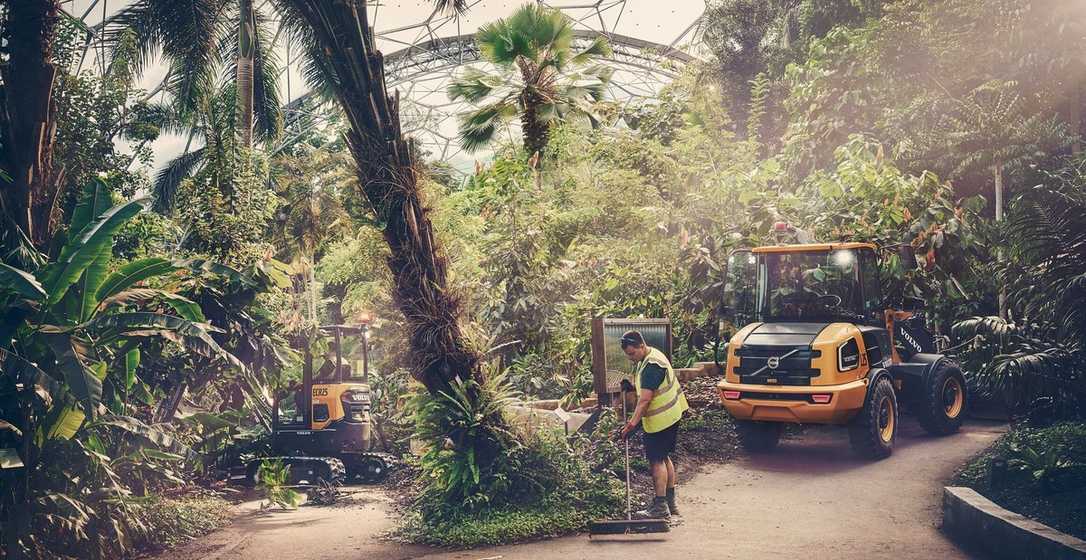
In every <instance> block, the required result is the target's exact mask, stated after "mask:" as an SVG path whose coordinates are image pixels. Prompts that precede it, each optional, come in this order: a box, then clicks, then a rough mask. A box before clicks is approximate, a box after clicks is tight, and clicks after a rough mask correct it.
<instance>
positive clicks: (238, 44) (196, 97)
mask: <svg viewBox="0 0 1086 560" xmlns="http://www.w3.org/2000/svg"><path fill="white" fill-rule="evenodd" d="M268 20H269V17H268V14H266V13H264V11H262V10H260V9H259V8H257V7H256V6H254V5H253V2H252V0H194V1H193V2H185V3H179V2H175V1H172V0H138V1H136V2H133V3H132V4H130V5H128V6H126V7H125V8H124V9H122V10H121V11H119V12H118V13H117V14H115V15H114V16H112V17H111V18H109V19H108V20H107V21H105V22H104V23H103V24H102V27H103V36H104V38H105V41H106V43H107V44H108V45H111V46H114V47H116V46H118V45H121V44H122V43H123V41H122V39H124V38H130V39H131V42H132V43H134V45H135V48H136V51H137V53H138V54H137V55H136V56H135V57H133V58H134V60H132V61H131V63H132V65H133V70H134V71H135V72H137V73H138V72H140V71H141V70H142V69H143V68H144V67H145V66H146V64H148V63H149V62H150V60H151V58H152V55H153V54H154V53H155V52H158V51H161V53H162V55H163V57H164V58H165V59H166V61H167V62H168V63H169V65H170V70H169V74H168V77H167V81H166V87H165V89H166V91H167V93H169V94H170V96H171V98H172V102H171V103H170V105H169V106H168V107H161V108H160V111H161V112H162V113H163V114H164V115H166V116H168V118H166V119H165V122H164V123H163V124H164V127H165V128H166V129H168V130H171V131H173V132H178V133H181V134H189V135H190V140H189V142H190V144H191V142H192V140H193V139H194V137H199V136H202V135H203V134H204V133H205V132H206V131H207V129H208V127H209V123H208V119H207V106H208V104H209V103H213V102H214V101H215V100H216V98H217V97H221V96H222V95H223V94H224V93H225V94H228V95H230V97H231V101H232V103H231V107H232V109H233V110H232V111H231V112H230V113H229V114H227V115H223V117H224V120H222V121H220V122H216V123H213V124H210V126H213V127H216V128H218V127H222V126H227V127H228V128H226V129H225V130H231V131H236V132H237V133H238V138H237V140H236V142H230V151H241V152H243V153H244V152H246V151H249V150H252V148H253V145H254V135H255V140H259V141H264V142H266V141H269V140H272V139H274V138H276V137H277V136H278V135H279V132H280V130H281V128H282V117H281V115H280V101H279V94H278V77H279V68H278V66H279V63H278V59H277V56H276V55H275V52H274V50H273V49H272V40H271V38H272V33H271V29H270V25H269V22H268ZM220 130H222V129H221V128H220ZM205 153H206V151H205V150H201V149H198V150H196V151H194V152H189V151H188V150H187V149H186V152H185V153H184V154H182V155H180V156H178V157H177V158H175V159H174V160H172V161H170V162H168V163H167V164H166V165H165V166H164V167H163V169H162V170H161V171H160V172H159V174H158V175H157V177H156V180H155V187H154V191H155V193H156V195H158V196H156V199H155V208H156V209H157V210H159V211H163V210H168V209H169V208H170V207H171V206H172V199H171V198H170V197H169V195H170V194H171V193H175V192H176V190H177V186H178V184H180V181H181V180H182V179H184V178H185V177H187V176H189V175H190V174H191V173H193V172H195V171H197V170H198V169H199V168H200V167H201V166H202V165H203V164H204V163H205V160H204V155H205ZM163 195H165V198H163Z"/></svg>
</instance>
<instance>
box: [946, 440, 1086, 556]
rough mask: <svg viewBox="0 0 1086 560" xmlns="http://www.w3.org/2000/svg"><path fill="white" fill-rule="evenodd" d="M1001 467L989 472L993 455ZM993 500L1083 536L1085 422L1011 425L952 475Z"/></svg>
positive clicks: (1085, 511) (1085, 510)
mask: <svg viewBox="0 0 1086 560" xmlns="http://www.w3.org/2000/svg"><path fill="white" fill-rule="evenodd" d="M996 457H998V458H1001V459H1003V460H1004V462H1005V465H1006V467H1005V468H1006V470H1005V471H1001V470H997V471H996V472H993V468H992V464H993V459H994V458H996ZM954 483H955V484H960V485H963V486H969V487H971V488H973V489H975V490H977V491H978V492H980V493H981V494H984V495H985V496H987V497H988V498H989V499H991V500H993V501H994V502H996V503H998V504H999V505H1001V506H1003V507H1005V508H1007V509H1010V510H1011V511H1014V512H1016V513H1020V514H1022V515H1025V516H1028V517H1031V518H1034V519H1037V520H1039V521H1041V522H1042V523H1045V524H1047V525H1050V526H1052V527H1055V528H1056V529H1059V530H1061V531H1066V532H1069V533H1071V534H1073V535H1075V536H1078V537H1080V538H1086V424H1084V423H1081V422H1063V423H1059V424H1055V425H1052V426H1048V427H1043V428H1038V427H1034V426H1029V425H1027V424H1025V423H1022V424H1018V425H1016V426H1014V427H1013V428H1012V429H1011V430H1010V431H1009V432H1007V433H1006V434H1004V435H1003V436H1002V437H1001V438H1000V439H999V440H997V441H996V443H995V444H994V445H992V447H990V448H989V449H987V450H986V451H984V452H983V453H981V454H980V455H978V456H976V457H974V458H973V459H972V460H971V461H970V462H969V463H968V464H966V465H965V466H964V467H963V468H962V470H961V471H960V472H959V473H958V475H957V476H956V477H955V481H954Z"/></svg>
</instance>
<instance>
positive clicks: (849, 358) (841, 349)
mask: <svg viewBox="0 0 1086 560" xmlns="http://www.w3.org/2000/svg"><path fill="white" fill-rule="evenodd" d="M858 367H860V345H859V344H857V343H856V339H855V338H850V339H848V342H846V343H844V344H842V345H841V346H838V347H837V371H852V370H854V369H856V368H858Z"/></svg>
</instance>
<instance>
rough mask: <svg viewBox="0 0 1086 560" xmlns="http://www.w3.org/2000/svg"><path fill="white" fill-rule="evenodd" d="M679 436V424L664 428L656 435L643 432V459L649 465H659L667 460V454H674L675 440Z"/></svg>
mask: <svg viewBox="0 0 1086 560" xmlns="http://www.w3.org/2000/svg"><path fill="white" fill-rule="evenodd" d="M678 435H679V423H678V422H675V423H674V424H672V425H671V426H669V427H667V428H664V429H663V430H660V431H659V432H656V433H652V434H650V433H648V432H645V436H644V442H645V458H646V459H648V460H649V462H650V463H659V462H660V461H663V460H665V459H667V455H668V453H674V452H675V438H676V437H678Z"/></svg>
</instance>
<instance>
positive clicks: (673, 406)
mask: <svg viewBox="0 0 1086 560" xmlns="http://www.w3.org/2000/svg"><path fill="white" fill-rule="evenodd" d="M619 344H621V346H622V351H623V352H625V354H626V357H627V358H629V360H630V361H631V362H634V363H636V364H637V372H636V373H635V374H634V384H635V390H636V391H637V394H638V400H637V407H636V408H635V409H634V413H633V417H631V418H630V420H629V422H627V423H626V425H625V426H623V428H622V432H621V434H620V435H621V436H622V437H623V438H626V437H627V436H629V434H630V433H631V432H633V431H634V430H636V429H637V426H638V424H641V426H642V427H643V428H644V430H645V436H644V438H643V441H644V444H645V458H646V459H648V461H649V465H650V467H651V470H652V483H653V487H654V489H655V490H656V497H655V499H653V502H652V505H651V506H650V507H649V508H648V509H646V510H644V511H640V512H638V513H639V514H640V516H641V517H648V518H654V519H659V518H667V517H670V516H672V515H679V509H678V506H677V505H676V503H675V465H674V464H673V463H672V462H671V457H670V456H669V455H670V454H671V453H674V452H675V440H676V437H677V436H678V433H679V420H680V419H681V418H682V415H683V412H685V411H686V410H687V409H688V408H690V406H689V405H688V404H686V395H684V394H683V390H682V387H680V386H679V379H678V378H677V377H676V376H675V371H674V370H673V369H672V368H671V362H669V361H668V359H667V356H665V355H664V353H663V352H661V351H659V350H657V349H656V348H653V347H651V346H649V345H647V344H645V337H644V336H642V335H641V333H640V332H638V331H628V332H626V333H625V334H623V335H622V338H621V339H619ZM623 398H625V397H623Z"/></svg>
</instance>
